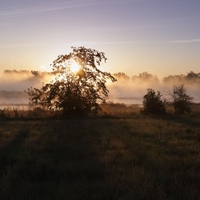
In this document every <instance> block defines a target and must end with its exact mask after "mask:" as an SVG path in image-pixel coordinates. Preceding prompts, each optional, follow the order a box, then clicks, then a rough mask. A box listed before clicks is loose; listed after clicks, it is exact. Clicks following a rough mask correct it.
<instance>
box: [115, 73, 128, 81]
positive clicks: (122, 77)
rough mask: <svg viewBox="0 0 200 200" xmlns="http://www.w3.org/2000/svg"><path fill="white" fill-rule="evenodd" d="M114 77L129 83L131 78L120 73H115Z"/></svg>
mask: <svg viewBox="0 0 200 200" xmlns="http://www.w3.org/2000/svg"><path fill="white" fill-rule="evenodd" d="M113 76H114V77H115V78H116V79H117V80H118V81H120V80H122V81H128V80H130V77H129V76H127V75H126V74H125V73H124V72H118V73H115V74H113Z"/></svg>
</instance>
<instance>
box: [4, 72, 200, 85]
mask: <svg viewBox="0 0 200 200" xmlns="http://www.w3.org/2000/svg"><path fill="white" fill-rule="evenodd" d="M57 73H58V72H56V71H53V72H41V71H33V70H31V71H29V70H4V74H7V75H9V74H16V75H20V74H27V75H33V76H35V77H43V76H45V75H55V74H57ZM112 75H113V76H114V77H115V78H116V79H117V80H118V81H133V82H134V81H145V82H148V81H151V82H155V83H158V82H164V83H169V82H179V83H200V72H199V73H195V72H193V71H190V72H188V73H187V74H186V75H184V74H180V75H169V76H166V77H164V78H163V79H162V80H159V78H158V77H157V75H152V74H150V73H148V72H142V73H140V74H139V75H133V76H128V75H127V74H125V73H124V72H118V73H114V74H112Z"/></svg>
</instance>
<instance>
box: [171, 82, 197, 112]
mask: <svg viewBox="0 0 200 200" xmlns="http://www.w3.org/2000/svg"><path fill="white" fill-rule="evenodd" d="M186 92H187V90H186V88H185V86H184V85H179V86H174V87H173V91H172V92H170V91H169V95H170V96H171V97H172V99H173V106H174V111H175V114H178V115H180V114H185V113H190V112H191V108H190V103H191V101H192V100H193V97H191V96H189V95H188V94H186Z"/></svg>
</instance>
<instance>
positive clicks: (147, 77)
mask: <svg viewBox="0 0 200 200" xmlns="http://www.w3.org/2000/svg"><path fill="white" fill-rule="evenodd" d="M131 80H132V81H142V82H143V81H151V82H155V83H156V82H159V80H158V78H157V76H156V75H152V74H149V73H147V72H142V73H140V74H139V75H138V76H136V75H135V76H132V78H131Z"/></svg>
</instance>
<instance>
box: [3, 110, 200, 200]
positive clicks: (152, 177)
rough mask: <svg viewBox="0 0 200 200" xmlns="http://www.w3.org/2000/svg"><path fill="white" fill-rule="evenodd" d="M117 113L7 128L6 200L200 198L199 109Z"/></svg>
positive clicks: (21, 123) (5, 124) (16, 123)
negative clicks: (155, 114)
mask: <svg viewBox="0 0 200 200" xmlns="http://www.w3.org/2000/svg"><path fill="white" fill-rule="evenodd" d="M113 107H114V106H113ZM113 107H112V108H108V107H107V108H106V109H107V115H106V116H104V115H103V117H95V118H85V119H83V118H82V119H80V118H79V119H65V120H64V119H63V120H53V119H43V120H20V119H18V120H16V121H15V120H12V121H1V122H0V199H2V200H10V199H15V200H18V199H20V200H23V199H24V200H25V199H29V200H32V199H34V200H35V199H37V200H40V199H42V200H45V199H47V200H51V199H59V200H62V199H63V200H64V199H70V200H71V199H72V200H73V199H74V200H75V199H80V200H82V199H123V200H124V199H125V200H126V199H135V200H141V199H145V200H148V199H149V200H150V199H162V200H164V199H166V200H171V199H173V200H176V199H177V200H179V199H183V200H184V199H185V200H186V199H187V200H188V199H198V198H199V196H200V171H199V168H200V145H199V143H200V134H199V133H200V118H199V115H198V113H199V112H198V109H197V108H195V110H196V112H195V113H193V115H191V116H175V115H167V116H163V117H151V116H142V115H141V114H139V110H138V107H131V109H132V110H131V111H130V112H128V111H127V108H125V107H124V110H123V109H122V108H121V110H120V109H119V110H120V112H119V110H118V109H116V107H115V108H113ZM134 108H135V109H134ZM104 109H105V107H104ZM108 109H109V110H110V111H112V112H111V113H109V112H108ZM104 112H105V110H104ZM120 116H121V117H120Z"/></svg>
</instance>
